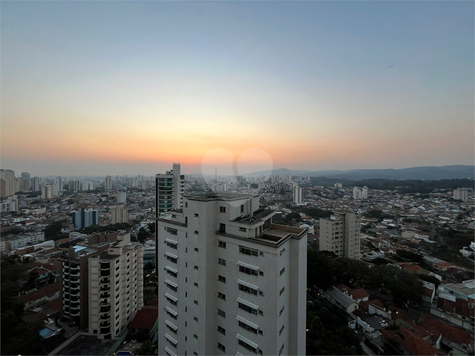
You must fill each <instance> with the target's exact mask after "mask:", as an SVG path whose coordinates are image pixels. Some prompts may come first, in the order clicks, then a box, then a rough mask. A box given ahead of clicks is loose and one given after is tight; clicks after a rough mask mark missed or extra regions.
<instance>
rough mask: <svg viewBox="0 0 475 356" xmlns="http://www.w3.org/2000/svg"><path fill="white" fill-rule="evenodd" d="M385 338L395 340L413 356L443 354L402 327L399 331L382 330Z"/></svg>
mask: <svg viewBox="0 0 475 356" xmlns="http://www.w3.org/2000/svg"><path fill="white" fill-rule="evenodd" d="M381 333H382V334H383V336H385V337H387V338H390V339H393V340H395V341H397V342H398V344H400V345H401V347H402V348H403V349H405V350H406V351H407V352H409V353H410V354H411V355H441V354H442V352H441V351H440V350H438V349H436V348H435V347H434V346H431V345H429V344H428V343H427V342H425V341H424V340H422V338H420V337H419V336H418V335H417V334H416V333H414V332H412V331H409V330H408V329H407V328H406V327H404V326H401V328H400V329H399V331H397V332H396V331H393V330H381Z"/></svg>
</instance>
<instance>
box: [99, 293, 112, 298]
mask: <svg viewBox="0 0 475 356" xmlns="http://www.w3.org/2000/svg"><path fill="white" fill-rule="evenodd" d="M110 296H111V295H110V293H101V294H100V295H99V298H110Z"/></svg>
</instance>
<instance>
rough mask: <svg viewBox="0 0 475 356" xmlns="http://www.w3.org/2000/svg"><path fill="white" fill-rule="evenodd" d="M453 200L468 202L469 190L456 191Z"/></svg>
mask: <svg viewBox="0 0 475 356" xmlns="http://www.w3.org/2000/svg"><path fill="white" fill-rule="evenodd" d="M453 198H454V199H455V200H461V201H463V202H466V201H467V198H468V189H467V188H457V189H454V193H453Z"/></svg>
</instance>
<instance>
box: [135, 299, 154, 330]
mask: <svg viewBox="0 0 475 356" xmlns="http://www.w3.org/2000/svg"><path fill="white" fill-rule="evenodd" d="M157 318H158V307H155V306H150V305H146V306H144V307H143V308H142V309H140V310H139V311H138V312H137V314H136V315H135V318H134V319H133V320H132V322H131V323H130V327H129V328H131V329H145V330H151V329H152V328H153V325H154V324H155V322H156V321H157Z"/></svg>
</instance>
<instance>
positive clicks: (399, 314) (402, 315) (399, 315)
mask: <svg viewBox="0 0 475 356" xmlns="http://www.w3.org/2000/svg"><path fill="white" fill-rule="evenodd" d="M388 309H389V310H390V311H391V319H393V320H396V319H402V320H404V321H407V322H412V318H411V316H410V315H409V313H408V312H406V311H404V310H402V309H399V308H397V307H395V306H393V305H390V306H389V307H388Z"/></svg>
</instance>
